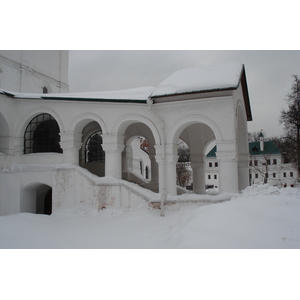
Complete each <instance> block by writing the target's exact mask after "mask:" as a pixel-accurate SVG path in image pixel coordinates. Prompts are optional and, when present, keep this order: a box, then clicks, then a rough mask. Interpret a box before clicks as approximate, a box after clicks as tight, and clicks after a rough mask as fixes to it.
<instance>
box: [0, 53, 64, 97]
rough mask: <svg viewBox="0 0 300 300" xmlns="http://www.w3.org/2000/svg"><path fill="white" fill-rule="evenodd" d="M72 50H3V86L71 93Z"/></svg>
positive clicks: (0, 62)
mask: <svg viewBox="0 0 300 300" xmlns="http://www.w3.org/2000/svg"><path fill="white" fill-rule="evenodd" d="M68 60H69V54H68V51H52V50H51V51H46V50H44V51H40V50H34V51H29V50H28V51H22V50H15V51H5V50H1V51H0V87H1V88H3V89H5V90H8V91H12V92H25V93H43V87H44V86H45V87H47V89H48V91H49V92H52V93H61V92H68V91H69V87H68Z"/></svg>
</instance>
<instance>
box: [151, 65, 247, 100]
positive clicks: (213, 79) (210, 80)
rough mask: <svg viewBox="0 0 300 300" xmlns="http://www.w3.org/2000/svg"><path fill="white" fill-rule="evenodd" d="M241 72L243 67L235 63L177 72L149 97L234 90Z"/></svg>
mask: <svg viewBox="0 0 300 300" xmlns="http://www.w3.org/2000/svg"><path fill="white" fill-rule="evenodd" d="M242 71H243V65H242V64H236V63H227V64H222V65H217V66H208V67H201V68H200V67H196V68H188V69H183V70H179V71H177V72H175V73H173V74H172V75H171V76H170V77H168V78H167V79H166V80H164V81H163V82H162V83H161V84H159V85H158V87H157V88H156V89H155V91H154V92H153V93H152V95H151V97H159V96H166V95H175V94H183V93H193V92H203V91H212V90H224V89H236V88H237V86H238V85H239V82H240V78H241V74H242Z"/></svg>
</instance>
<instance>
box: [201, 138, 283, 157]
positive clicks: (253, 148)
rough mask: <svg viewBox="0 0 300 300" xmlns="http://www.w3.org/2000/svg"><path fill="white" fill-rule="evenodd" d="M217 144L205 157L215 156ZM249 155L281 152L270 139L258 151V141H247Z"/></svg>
mask: <svg viewBox="0 0 300 300" xmlns="http://www.w3.org/2000/svg"><path fill="white" fill-rule="evenodd" d="M216 152H217V146H215V147H213V148H212V149H211V150H210V151H209V152H208V153H207V155H206V157H217V155H216ZM249 153H250V155H264V154H281V151H280V150H279V149H278V147H277V146H276V145H275V144H274V142H272V141H266V142H264V151H260V142H251V143H249Z"/></svg>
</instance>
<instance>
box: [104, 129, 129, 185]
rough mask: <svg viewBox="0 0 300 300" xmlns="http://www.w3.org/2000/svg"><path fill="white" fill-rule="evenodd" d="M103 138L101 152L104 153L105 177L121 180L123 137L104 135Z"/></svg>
mask: <svg viewBox="0 0 300 300" xmlns="http://www.w3.org/2000/svg"><path fill="white" fill-rule="evenodd" d="M102 137H103V145H102V146H103V150H104V151H105V176H114V177H116V178H118V179H122V152H123V150H124V148H125V146H124V135H119V134H105V135H103V136H102Z"/></svg>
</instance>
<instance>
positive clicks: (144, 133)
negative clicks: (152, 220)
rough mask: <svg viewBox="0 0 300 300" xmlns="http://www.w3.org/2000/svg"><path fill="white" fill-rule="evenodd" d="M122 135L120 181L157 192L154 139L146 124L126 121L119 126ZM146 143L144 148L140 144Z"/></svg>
mask: <svg viewBox="0 0 300 300" xmlns="http://www.w3.org/2000/svg"><path fill="white" fill-rule="evenodd" d="M119 128H120V133H123V134H124V146H125V147H124V151H123V153H122V179H125V180H128V181H132V182H134V183H137V184H140V185H142V186H144V187H146V188H149V189H151V190H152V191H155V192H158V165H157V163H156V160H155V148H154V146H155V137H154V134H153V132H152V130H151V128H149V127H148V125H147V124H145V123H141V122H137V121H130V122H129V121H127V122H125V124H124V123H123V124H121V126H120V127H119ZM145 142H146V143H147V145H146V146H145V147H143V146H142V144H141V143H145Z"/></svg>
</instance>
